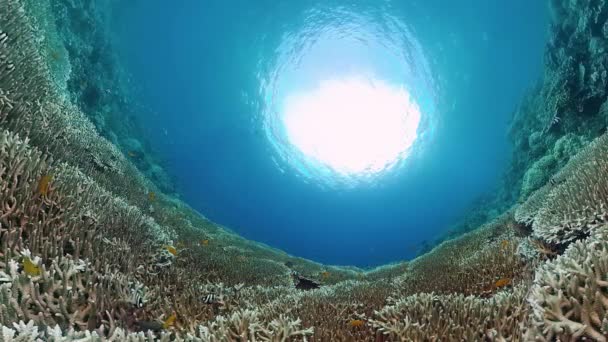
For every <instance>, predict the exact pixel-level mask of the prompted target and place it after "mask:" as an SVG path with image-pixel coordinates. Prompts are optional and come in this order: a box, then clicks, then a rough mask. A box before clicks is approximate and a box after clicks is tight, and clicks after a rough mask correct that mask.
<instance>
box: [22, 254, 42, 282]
mask: <svg viewBox="0 0 608 342" xmlns="http://www.w3.org/2000/svg"><path fill="white" fill-rule="evenodd" d="M23 270H24V271H25V274H27V275H29V276H31V277H36V276H39V275H40V267H39V266H38V265H36V264H35V263H34V262H33V261H32V259H30V258H28V257H24V258H23Z"/></svg>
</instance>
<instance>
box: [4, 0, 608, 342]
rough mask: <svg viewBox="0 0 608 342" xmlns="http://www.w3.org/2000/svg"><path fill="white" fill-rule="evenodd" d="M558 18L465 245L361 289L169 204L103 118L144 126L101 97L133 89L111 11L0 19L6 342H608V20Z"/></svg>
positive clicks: (89, 6)
mask: <svg viewBox="0 0 608 342" xmlns="http://www.w3.org/2000/svg"><path fill="white" fill-rule="evenodd" d="M49 4H54V6H50V5H49ZM551 5H552V11H553V15H554V19H553V20H554V21H553V24H552V30H551V38H550V41H549V44H548V47H547V53H546V55H547V57H546V71H545V75H544V78H543V80H542V81H541V82H540V83H539V85H538V86H537V87H536V88H534V89H532V90H531V92H530V93H529V94H528V95H527V96H526V98H525V99H524V102H523V103H522V105H521V106H520V108H519V109H518V110H517V111H516V114H515V116H514V120H513V124H512V130H511V139H512V140H513V143H514V150H515V154H514V158H513V163H512V167H511V169H510V170H509V171H508V172H507V174H506V175H505V178H504V180H503V182H502V189H499V190H497V193H496V194H495V195H496V197H495V198H496V199H495V200H492V199H484V200H481V201H480V202H479V205H478V206H477V210H474V212H473V214H472V215H471V216H470V217H469V218H468V219H466V220H463V221H462V222H461V223H459V224H458V225H457V226H456V227H455V228H454V229H453V230H452V233H453V234H460V235H461V236H459V237H457V238H454V239H451V240H446V241H443V242H442V243H440V244H438V245H437V246H436V247H435V248H433V249H432V250H430V251H429V252H428V253H424V254H423V255H420V256H419V257H417V258H416V259H414V260H412V261H409V262H399V263H395V264H392V265H385V266H382V267H378V268H376V269H373V270H362V269H359V268H356V267H337V266H327V265H321V264H318V263H315V262H312V261H309V260H305V259H302V258H297V257H294V256H290V255H288V254H286V253H284V252H282V251H279V250H276V249H273V248H270V247H268V246H265V245H263V244H260V243H256V242H253V241H248V240H245V239H243V238H242V237H240V236H239V235H237V234H235V233H234V232H232V231H230V230H229V229H228V228H226V227H222V226H220V225H218V224H215V223H213V222H211V221H209V220H207V219H206V218H205V217H204V216H203V215H201V214H199V213H197V212H196V211H195V210H193V209H191V208H190V207H188V206H187V205H186V204H185V203H183V202H181V201H180V200H179V199H177V198H175V197H172V196H168V195H167V194H166V193H165V192H167V191H168V190H169V191H170V190H171V189H168V188H170V180H168V179H164V180H163V178H166V173H164V170H162V167H160V166H156V165H157V164H158V162H157V161H155V160H154V158H151V157H149V156H147V155H148V154H149V152H148V151H147V148H146V144H145V142H142V141H141V140H140V139H139V138H137V135H136V134H132V133H133V132H136V131H137V129H136V127H135V126H136V124H135V123H133V125H132V126H133V127H131V128H130V129H129V130H127V131H124V132H120V131H118V130H116V131H113V130H112V129H110V128H111V127H112V125H113V123H112V120H113V119H112V117H113V116H112V115H106V114H107V112H108V110H109V109H108V108H105V107H104V105H103V103H111V104H112V109H111V111H116V113H117V115H118V114H125V113H127V112H128V111H129V110H131V107H129V106H128V105H127V104H125V103H124V102H125V101H126V100H125V97H127V96H128V95H125V94H128V93H120V92H116V93H114V92H112V93H107V92H103V91H102V89H103V87H106V86H107V84H108V82H113V81H116V80H119V79H120V77H122V76H121V73H120V72H119V71H117V70H116V69H113V68H114V64H112V62H111V60H107V59H103V58H101V56H100V55H99V49H100V48H104V49H106V48H107V49H111V43H110V42H109V41H108V40H107V39H108V38H107V37H105V36H104V32H103V30H98V31H95V30H93V31H94V32H93V31H91V30H92V29H91V27H94V26H96V25H97V24H98V23H99V22H102V21H103V20H104V19H103V18H99V12H97V10H96V8H95V6H93V2H90V1H82V2H81V1H64V0H54V1H51V2H46V1H41V2H37V1H33V0H0V324H2V331H1V332H0V341H35V340H48V341H82V340H86V341H107V340H109V341H153V340H159V341H173V340H175V341H247V340H252V341H253V340H257V341H292V340H296V341H397V340H403V341H408V340H413V341H423V340H442V341H443V340H461V341H462V340H466V341H474V340H497V341H507V340H509V341H523V340H526V341H528V340H536V341H553V340H561V341H572V340H597V341H606V340H607V339H608V321H607V318H606V310H607V309H608V307H607V305H606V303H607V302H608V300H607V298H606V297H607V287H608V283H607V279H606V272H608V266H607V265H608V233H607V231H608V225H607V221H608V212H607V208H608V183H607V180H608V158H607V156H608V135H606V134H603V133H602V132H604V131H605V127H606V123H607V122H608V110H607V109H606V108H608V105H607V104H606V103H607V102H606V94H605V92H606V69H605V68H606V67H607V63H608V60H606V54H605V53H604V49H605V45H606V40H607V39H608V24H607V19H608V5H607V4H605V3H604V2H603V1H597V0H578V1H560V0H552V1H551ZM81 10H82V12H81ZM49 16H55V19H56V21H57V22H53V21H52V20H50V19H49ZM65 22H68V23H70V25H59V24H58V23H65ZM76 28H78V29H76ZM81 31H82V32H81ZM89 35H91V36H89ZM91 37H94V38H95V39H89V38H91ZM70 42H71V43H70ZM76 45H81V46H83V47H84V48H83V49H82V50H79V49H76ZM66 52H67V54H66ZM91 63H93V64H94V67H92V68H91V69H90V70H87V69H86V66H87V65H89V64H91ZM101 70H105V71H108V73H107V78H104V79H101V78H95V76H96V75H97V74H98V73H99V74H101V73H100V72H99V71H101ZM112 70H113V71H112ZM109 71H112V72H109ZM91 72H92V73H91ZM99 77H102V76H99ZM104 77H105V76H104ZM83 81H84V82H87V83H85V84H80V83H81V82H83ZM89 81H91V82H90V83H89ZM120 103H123V104H122V105H120V106H117V105H116V104H120ZM121 110H124V111H125V112H123V113H121ZM127 126H129V125H127ZM112 134H113V135H112ZM104 137H107V138H108V139H110V140H111V141H108V140H107V139H106V138H104ZM115 143H120V144H121V145H122V146H121V147H120V148H117V147H116V146H115ZM128 152H131V154H129V153H128ZM150 178H153V181H151V180H150ZM159 182H162V183H164V185H162V184H161V186H159V184H157V183H159ZM513 189H515V190H513ZM518 199H519V203H515V202H516V201H517V200H518ZM484 222H485V223H484ZM463 231H467V233H466V234H463V235H462V234H461V233H462V232H463ZM293 275H297V277H295V278H297V279H298V280H301V279H306V280H307V281H309V282H310V283H312V284H315V286H314V288H311V289H309V290H306V291H303V290H302V289H301V288H302V286H300V287H298V286H297V284H296V283H294V276H293Z"/></svg>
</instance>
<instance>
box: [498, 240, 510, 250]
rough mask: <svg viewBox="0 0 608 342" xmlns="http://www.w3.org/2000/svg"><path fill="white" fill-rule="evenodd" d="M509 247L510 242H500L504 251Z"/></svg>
mask: <svg viewBox="0 0 608 342" xmlns="http://www.w3.org/2000/svg"><path fill="white" fill-rule="evenodd" d="M508 245H509V240H502V241H501V242H500V247H501V248H502V249H505V248H507V246H508Z"/></svg>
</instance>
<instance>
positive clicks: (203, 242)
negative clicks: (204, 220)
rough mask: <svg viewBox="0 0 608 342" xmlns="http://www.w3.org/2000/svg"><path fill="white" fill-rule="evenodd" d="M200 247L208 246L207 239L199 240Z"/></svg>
mask: <svg viewBox="0 0 608 342" xmlns="http://www.w3.org/2000/svg"><path fill="white" fill-rule="evenodd" d="M201 246H209V240H208V239H205V240H201Z"/></svg>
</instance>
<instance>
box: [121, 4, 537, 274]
mask: <svg viewBox="0 0 608 342" xmlns="http://www.w3.org/2000/svg"><path fill="white" fill-rule="evenodd" d="M315 8H316V9H319V10H320V11H324V10H327V11H329V12H331V11H332V9H345V10H347V11H350V12H353V13H359V14H360V15H361V16H364V17H366V19H367V20H369V21H370V22H375V21H382V20H383V19H382V17H381V16H380V15H379V14H382V13H388V14H389V15H390V16H391V17H393V18H396V19H397V20H399V21H400V22H402V23H403V24H404V25H406V26H407V27H408V28H409V30H410V31H409V32H411V33H412V35H413V36H414V37H415V39H416V40H417V42H418V43H419V44H420V48H421V49H422V51H423V52H424V56H425V57H426V59H427V61H428V66H429V70H430V73H431V75H432V79H433V84H432V86H429V85H428V84H409V86H410V87H411V88H413V89H416V88H424V89H426V91H431V92H432V96H431V95H429V97H432V99H431V100H430V101H431V102H432V103H433V106H432V107H433V130H432V138H430V139H427V140H425V141H424V146H421V148H420V153H417V154H415V155H413V156H412V157H411V159H412V160H410V161H409V162H408V163H407V165H405V166H404V167H403V168H402V169H400V170H399V171H397V172H392V173H390V174H387V175H386V176H384V177H378V178H377V179H375V180H374V181H373V182H372V183H366V184H359V185H357V186H354V187H340V186H333V187H327V186H323V184H315V181H314V180H312V181H311V180H310V179H305V178H303V177H301V176H300V175H299V174H298V172H297V171H296V170H294V169H293V168H291V167H290V165H287V164H285V163H283V162H282V161H281V160H280V158H277V155H276V154H275V153H274V151H273V149H272V148H271V146H270V143H269V141H268V139H267V136H266V134H265V132H264V130H263V127H262V116H263V113H261V112H260V111H261V109H260V108H261V107H262V106H263V103H264V101H265V99H264V98H263V94H262V93H261V90H260V75H263V74H264V73H266V72H267V67H268V66H269V65H272V64H273V63H274V62H275V61H276V56H277V49H278V47H279V46H280V44H281V41H282V39H284V36H285V33H286V32H297V31H298V27H299V26H301V25H304V24H305V23H306V13H308V12H309V11H310V10H311V9H315ZM338 13H340V12H338ZM334 19H335V20H337V21H338V20H339V19H340V18H339V17H336V18H334ZM331 20H332V19H331V18H330V21H331ZM548 22H549V13H548V10H547V6H546V4H545V3H544V2H542V1H524V0H514V1H508V2H506V1H497V0H491V1H483V0H470V1H466V2H447V1H440V0H431V1H417V2H415V1H394V2H392V1H383V2H378V1H358V2H346V1H284V2H278V1H262V0H260V1H237V0H228V1H217V0H205V1H194V0H183V1H177V2H171V3H169V2H166V1H159V0H147V1H143V0H140V1H131V2H129V3H126V2H121V3H120V4H118V3H117V4H115V5H114V6H113V8H112V28H111V29H112V30H113V31H114V38H115V43H116V50H117V51H118V53H119V56H120V60H121V62H122V63H123V65H124V66H125V67H126V69H127V70H128V71H129V72H130V74H131V75H132V76H131V83H132V84H133V85H135V86H134V88H135V89H134V90H136V93H137V96H139V99H140V101H141V103H145V104H146V107H145V108H143V109H142V110H141V111H140V112H139V114H137V116H138V117H137V119H138V121H139V122H140V123H141V126H142V128H143V132H144V134H145V139H146V140H147V141H148V142H149V143H150V144H151V147H152V149H153V150H154V151H156V153H157V154H158V155H159V157H160V158H161V159H162V160H164V163H163V167H164V168H165V169H166V170H167V171H168V172H169V174H170V175H171V176H172V177H173V179H174V182H175V183H176V185H177V194H178V195H179V196H181V197H182V198H183V199H185V201H186V202H187V203H189V204H190V205H191V206H193V207H194V208H195V209H197V210H198V211H199V212H201V213H202V214H203V215H205V216H206V217H207V218H209V219H211V220H213V221H215V222H218V223H219V224H221V225H223V226H226V227H229V228H230V229H232V230H234V231H235V232H237V233H238V234H240V235H242V236H244V237H246V238H248V239H252V240H255V241H260V242H263V243H266V244H268V245H270V246H273V247H277V248H280V249H283V250H285V251H286V252H288V253H290V254H292V255H296V256H300V257H304V258H309V259H312V260H315V261H319V262H322V263H327V264H342V265H357V266H374V265H379V264H384V263H389V262H393V261H397V260H403V259H410V258H412V257H414V256H415V255H416V254H418V253H420V252H421V251H422V250H424V248H426V247H427V246H428V245H429V244H430V243H431V242H432V241H436V240H437V239H440V237H441V236H443V235H445V234H447V232H448V230H449V229H450V227H451V226H452V225H453V224H454V222H456V221H458V220H459V219H461V218H462V217H463V215H465V213H466V212H467V210H468V209H469V208H470V207H471V205H472V204H473V203H475V201H476V200H478V199H479V198H480V196H483V195H484V194H487V193H488V192H492V191H493V190H494V189H495V187H496V186H497V182H498V181H499V179H500V176H501V174H502V173H503V172H504V171H505V167H506V166H507V162H508V160H509V155H510V151H509V144H508V138H507V135H506V131H507V127H508V124H509V122H510V119H511V116H512V113H513V111H514V110H515V109H516V106H517V104H518V103H519V102H520V100H521V98H522V96H523V95H524V93H525V91H526V90H527V89H528V88H529V87H531V86H532V85H533V82H534V81H535V80H536V79H538V77H539V76H540V73H541V71H542V68H541V67H542V56H543V47H544V43H545V40H546V30H547V27H548ZM330 62H332V61H330V60H328V63H330ZM134 92H135V91H134ZM423 114H424V113H423Z"/></svg>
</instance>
